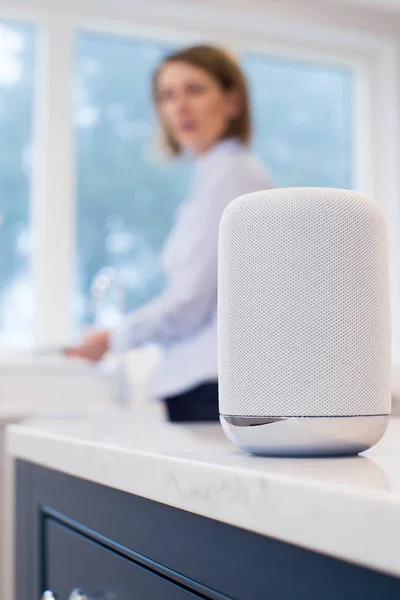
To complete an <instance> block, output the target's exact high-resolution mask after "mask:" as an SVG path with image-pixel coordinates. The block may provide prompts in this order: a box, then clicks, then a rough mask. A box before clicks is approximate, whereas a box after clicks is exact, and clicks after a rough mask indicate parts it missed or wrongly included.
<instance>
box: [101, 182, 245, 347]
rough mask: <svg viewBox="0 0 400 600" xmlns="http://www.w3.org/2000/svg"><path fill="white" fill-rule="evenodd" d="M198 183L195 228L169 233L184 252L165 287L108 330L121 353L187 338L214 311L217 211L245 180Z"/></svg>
mask: <svg viewBox="0 0 400 600" xmlns="http://www.w3.org/2000/svg"><path fill="white" fill-rule="evenodd" d="M247 183H248V182H247ZM201 187H202V189H200V190H199V192H198V193H197V196H196V201H197V202H203V201H204V205H205V208H204V210H203V211H201V213H200V216H199V220H198V222H197V223H196V228H195V230H193V231H182V229H179V230H177V232H176V233H175V232H174V231H173V232H172V236H174V235H180V236H184V238H185V239H182V242H183V243H182V247H184V248H185V252H184V255H183V256H181V257H179V261H177V264H176V268H174V271H173V274H172V276H171V278H170V280H169V281H167V285H166V289H165V291H164V292H163V293H162V294H161V295H160V296H158V297H157V298H156V299H155V300H153V301H151V302H149V303H148V304H146V305H145V306H144V307H143V308H141V309H139V310H137V311H136V312H134V313H132V314H131V315H128V316H127V317H125V318H124V319H123V320H122V322H121V324H120V326H119V327H118V329H117V330H116V331H114V332H113V333H112V335H111V347H112V349H113V350H115V351H120V352H121V351H126V350H129V349H132V348H136V347H138V346H141V345H144V344H147V343H161V344H167V343H171V342H173V341H176V340H178V339H181V338H184V337H188V336H190V335H191V334H194V333H195V332H196V331H197V330H198V329H199V328H201V327H202V326H203V325H204V324H205V322H206V321H207V319H209V318H210V317H211V315H212V314H214V312H215V306H216V299H217V274H218V230H219V223H220V220H221V216H222V213H223V211H224V209H225V207H226V206H227V205H228V204H229V202H230V201H231V200H233V199H234V198H235V197H237V196H239V195H241V194H243V193H245V192H247V191H250V190H249V189H248V185H246V181H242V182H241V181H240V180H238V179H237V177H235V176H234V177H233V178H231V181H230V183H227V179H226V177H224V178H220V179H219V180H216V181H214V182H213V184H211V182H208V183H206V184H205V185H204V186H201ZM199 195H200V196H201V195H203V196H204V195H206V198H202V197H199Z"/></svg>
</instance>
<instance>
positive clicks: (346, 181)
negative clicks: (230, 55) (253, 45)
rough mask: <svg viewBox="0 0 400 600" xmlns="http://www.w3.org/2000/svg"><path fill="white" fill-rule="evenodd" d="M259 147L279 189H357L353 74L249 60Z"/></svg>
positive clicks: (324, 66)
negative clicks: (353, 153)
mask: <svg viewBox="0 0 400 600" xmlns="http://www.w3.org/2000/svg"><path fill="white" fill-rule="evenodd" d="M243 65H244V68H245V71H246V73H247V76H248V80H249V85H250V90H251V96H252V104H253V118H254V133H255V136H254V147H255V150H256V151H257V153H258V154H259V155H260V156H261V158H262V159H263V160H264V162H265V163H266V164H267V165H268V167H269V169H270V171H271V173H272V176H273V179H274V182H275V184H276V185H277V186H279V187H288V186H303V185H305V186H322V187H338V188H349V187H351V186H352V144H351V139H352V135H353V123H352V111H351V108H352V102H353V99H352V89H353V78H354V75H353V72H352V70H351V69H350V68H345V67H340V66H334V65H330V64H318V63H312V62H311V61H304V62H303V61H300V60H293V59H290V60H285V59H280V58H274V57H271V56H267V55H264V56H261V55H255V54H247V55H246V56H245V57H244V60H243Z"/></svg>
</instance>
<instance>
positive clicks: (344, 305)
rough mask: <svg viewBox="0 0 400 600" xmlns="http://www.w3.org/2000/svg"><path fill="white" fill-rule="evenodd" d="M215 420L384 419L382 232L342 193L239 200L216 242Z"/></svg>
mask: <svg viewBox="0 0 400 600" xmlns="http://www.w3.org/2000/svg"><path fill="white" fill-rule="evenodd" d="M218 294H219V301H218V303H219V309H218V310H219V386H220V412H221V414H224V415H235V416H310V417H312V416H352V415H354V416H355V415H377V414H387V413H389V412H390V300H389V270H388V256H387V233H386V224H385V220H384V218H383V215H382V212H381V209H380V207H379V205H378V203H377V202H375V201H374V200H372V199H371V198H369V197H368V196H365V195H362V194H359V193H356V192H349V191H344V190H329V189H319V188H294V189H279V190H270V191H266V192H259V193H256V194H248V195H246V196H241V197H240V198H237V199H236V200H234V201H233V202H232V203H231V204H230V205H229V206H228V207H227V208H226V210H225V212H224V214H223V217H222V220H221V226H220V240H219V292H218Z"/></svg>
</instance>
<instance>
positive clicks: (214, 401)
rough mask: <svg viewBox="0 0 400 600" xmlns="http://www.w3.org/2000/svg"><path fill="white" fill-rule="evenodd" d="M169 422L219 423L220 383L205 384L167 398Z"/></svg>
mask: <svg viewBox="0 0 400 600" xmlns="http://www.w3.org/2000/svg"><path fill="white" fill-rule="evenodd" d="M164 402H165V406H166V409H167V416H168V420H169V421H171V422H174V423H183V422H190V421H191V422H196V421H218V420H219V411H218V383H217V382H214V381H213V382H209V383H203V384H202V385H199V386H198V387H196V388H194V389H192V390H189V391H187V392H184V393H183V394H179V395H178V396H172V397H170V398H165V400H164Z"/></svg>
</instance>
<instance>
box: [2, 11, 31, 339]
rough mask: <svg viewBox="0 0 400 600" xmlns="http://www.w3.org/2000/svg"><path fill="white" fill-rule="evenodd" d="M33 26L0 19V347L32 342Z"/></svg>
mask: <svg viewBox="0 0 400 600" xmlns="http://www.w3.org/2000/svg"><path fill="white" fill-rule="evenodd" d="M34 62H35V30H34V28H33V27H31V26H29V25H25V24H21V23H14V22H9V21H0V347H7V348H21V347H27V346H30V345H31V344H32V343H33V311H34V303H33V295H32V286H31V281H30V264H29V258H30V231H29V192H30V189H29V187H30V186H29V180H30V154H31V143H32V139H31V130H32V109H33V86H34Z"/></svg>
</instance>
